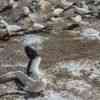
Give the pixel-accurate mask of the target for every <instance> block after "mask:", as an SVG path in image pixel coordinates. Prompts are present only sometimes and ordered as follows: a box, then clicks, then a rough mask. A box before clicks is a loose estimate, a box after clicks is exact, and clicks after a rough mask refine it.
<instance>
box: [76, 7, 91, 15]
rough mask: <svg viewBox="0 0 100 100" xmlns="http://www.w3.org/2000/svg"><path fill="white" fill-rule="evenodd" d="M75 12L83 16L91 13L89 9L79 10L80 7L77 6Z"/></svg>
mask: <svg viewBox="0 0 100 100" xmlns="http://www.w3.org/2000/svg"><path fill="white" fill-rule="evenodd" d="M75 11H76V12H77V13H78V14H81V15H84V14H88V13H90V11H89V9H86V8H79V7H77V6H75Z"/></svg>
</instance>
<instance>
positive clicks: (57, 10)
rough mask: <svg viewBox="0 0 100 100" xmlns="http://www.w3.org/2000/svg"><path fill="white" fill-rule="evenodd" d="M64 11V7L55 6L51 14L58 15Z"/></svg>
mask: <svg viewBox="0 0 100 100" xmlns="http://www.w3.org/2000/svg"><path fill="white" fill-rule="evenodd" d="M63 11H64V9H62V8H57V9H55V10H54V11H53V15H55V16H59V15H60V14H62V12H63Z"/></svg>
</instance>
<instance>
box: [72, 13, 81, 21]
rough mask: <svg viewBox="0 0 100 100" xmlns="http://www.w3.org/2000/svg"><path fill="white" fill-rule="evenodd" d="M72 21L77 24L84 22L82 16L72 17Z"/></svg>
mask: <svg viewBox="0 0 100 100" xmlns="http://www.w3.org/2000/svg"><path fill="white" fill-rule="evenodd" d="M71 19H72V20H73V21H74V22H76V23H80V22H81V21H82V17H81V16H80V15H77V16H75V17H72V18H71Z"/></svg>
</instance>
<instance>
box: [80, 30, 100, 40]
mask: <svg viewBox="0 0 100 100" xmlns="http://www.w3.org/2000/svg"><path fill="white" fill-rule="evenodd" d="M80 36H81V37H83V38H84V39H88V40H100V32H99V31H97V30H95V29H93V28H87V29H84V30H83V31H82V32H80Z"/></svg>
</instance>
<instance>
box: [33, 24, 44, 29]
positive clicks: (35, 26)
mask: <svg viewBox="0 0 100 100" xmlns="http://www.w3.org/2000/svg"><path fill="white" fill-rule="evenodd" d="M33 27H34V28H36V29H43V28H45V26H44V25H43V24H40V23H34V24H33Z"/></svg>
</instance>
